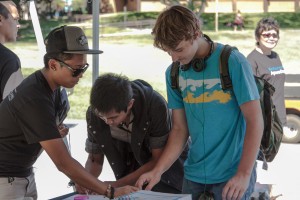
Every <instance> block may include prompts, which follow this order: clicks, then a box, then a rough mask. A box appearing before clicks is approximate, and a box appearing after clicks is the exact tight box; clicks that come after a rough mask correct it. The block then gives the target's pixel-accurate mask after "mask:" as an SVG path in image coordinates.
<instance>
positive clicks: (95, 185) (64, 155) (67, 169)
mask: <svg viewBox="0 0 300 200" xmlns="http://www.w3.org/2000/svg"><path fill="white" fill-rule="evenodd" d="M40 144H41V145H42V147H43V149H44V150H45V151H46V152H47V154H48V155H49V157H50V158H51V160H52V161H53V162H54V164H55V165H56V167H57V169H58V170H59V171H61V172H63V173H64V174H65V175H66V176H68V177H69V178H70V179H71V180H73V181H75V182H76V183H78V184H79V185H82V186H83V187H85V188H88V189H90V190H92V191H95V192H96V193H98V194H105V193H106V189H107V185H108V184H105V183H103V182H101V181H100V180H98V179H97V178H96V177H94V176H93V175H91V174H90V173H88V172H87V171H86V170H85V169H84V168H83V166H81V165H80V163H79V162H77V161H76V160H75V159H73V158H72V157H71V156H70V154H69V152H68V150H67V148H66V146H65V144H64V142H63V140H62V139H61V138H59V139H53V140H47V141H43V142H40ZM133 191H136V188H133V187H128V186H127V187H124V188H122V189H119V190H116V193H115V194H116V196H119V195H123V194H127V193H129V192H133Z"/></svg>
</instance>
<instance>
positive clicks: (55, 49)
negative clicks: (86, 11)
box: [44, 26, 103, 54]
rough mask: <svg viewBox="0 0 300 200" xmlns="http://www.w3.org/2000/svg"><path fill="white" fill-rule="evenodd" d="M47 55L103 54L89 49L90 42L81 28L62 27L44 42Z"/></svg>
mask: <svg viewBox="0 0 300 200" xmlns="http://www.w3.org/2000/svg"><path fill="white" fill-rule="evenodd" d="M44 43H45V45H46V52H47V53H70V54H101V53H103V51H101V50H96V49H89V45H88V40H87V38H86V36H85V34H84V32H83V30H82V29H81V28H80V27H77V26H61V27H58V28H55V29H53V30H52V31H51V32H50V33H49V34H48V36H47V37H46V38H45V41H44Z"/></svg>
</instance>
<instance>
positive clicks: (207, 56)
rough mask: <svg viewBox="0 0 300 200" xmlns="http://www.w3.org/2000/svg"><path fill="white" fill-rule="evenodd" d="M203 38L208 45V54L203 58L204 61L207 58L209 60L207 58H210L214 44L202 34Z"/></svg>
mask: <svg viewBox="0 0 300 200" xmlns="http://www.w3.org/2000/svg"><path fill="white" fill-rule="evenodd" d="M203 37H204V39H205V40H206V41H207V42H208V43H209V46H210V49H209V52H208V54H207V55H206V56H205V57H204V60H206V59H207V58H209V56H211V54H212V53H213V51H214V42H213V41H212V40H211V39H210V37H208V36H207V35H205V34H203Z"/></svg>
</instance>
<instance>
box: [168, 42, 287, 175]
mask: <svg viewBox="0 0 300 200" xmlns="http://www.w3.org/2000/svg"><path fill="white" fill-rule="evenodd" d="M232 50H238V49H237V48H236V47H231V46H230V45H224V47H223V49H222V52H221V55H220V79H221V85H222V89H223V90H228V89H232V81H231V78H230V75H229V68H228V59H229V56H230V54H231V51H232ZM179 67H180V66H179V63H178V62H174V63H173V64H172V66H171V86H172V88H173V89H179V80H178V74H179ZM254 79H255V82H256V86H257V89H258V92H259V95H260V105H261V110H262V115H263V120H264V131H263V136H262V140H261V143H260V152H259V155H258V158H257V159H258V160H261V161H263V169H265V170H267V168H268V165H267V162H272V161H273V160H274V158H275V156H276V154H277V153H278V151H279V147H280V144H281V140H282V136H283V128H282V124H281V122H280V119H279V117H278V114H277V111H276V108H275V106H274V104H273V101H272V95H273V93H274V92H275V88H274V87H273V86H272V85H271V84H270V83H268V82H267V81H266V80H264V79H262V78H260V77H257V76H254Z"/></svg>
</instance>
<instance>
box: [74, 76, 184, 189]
mask: <svg viewBox="0 0 300 200" xmlns="http://www.w3.org/2000/svg"><path fill="white" fill-rule="evenodd" d="M90 103H91V106H90V107H89V108H88V110H87V115H86V119H87V126H88V138H87V140H86V148H85V149H86V151H87V152H88V153H89V155H88V158H87V161H86V164H85V168H86V169H87V171H89V172H90V173H91V174H92V175H93V176H95V177H98V176H99V175H100V174H101V172H102V168H103V162H104V156H105V157H106V158H107V160H108V162H109V164H110V166H111V168H112V170H113V172H114V175H115V177H116V181H115V182H111V184H112V185H113V186H115V187H119V186H124V185H134V184H135V182H136V180H137V179H138V177H139V176H140V175H141V174H142V173H144V172H146V171H149V170H151V169H152V168H153V167H154V165H155V164H156V161H157V160H158V159H159V157H160V155H161V153H162V151H163V148H164V147H165V144H166V142H167V139H168V136H169V134H168V133H169V131H170V129H171V116H170V111H169V109H168V108H167V102H166V101H165V99H164V98H163V97H162V96H161V95H160V94H159V93H158V92H156V91H155V90H153V88H152V87H151V86H150V85H149V84H148V83H147V82H145V81H143V80H134V81H129V80H128V78H127V77H126V76H122V75H117V74H113V73H108V74H104V75H101V76H99V77H98V79H97V80H96V82H95V83H94V85H93V88H92V91H91V98H90ZM186 148H188V145H187V146H186ZM186 154H187V150H185V151H184V152H183V153H182V155H181V157H180V158H179V159H177V160H176V161H175V162H174V163H173V165H172V167H171V168H170V169H169V170H167V171H166V172H165V173H164V174H163V175H162V180H161V181H160V182H159V183H158V184H157V185H156V186H155V187H154V188H153V191H158V192H166V193H181V187H182V179H183V162H184V160H185V159H186ZM77 189H78V191H79V192H80V193H85V189H84V188H81V187H79V186H77Z"/></svg>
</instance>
